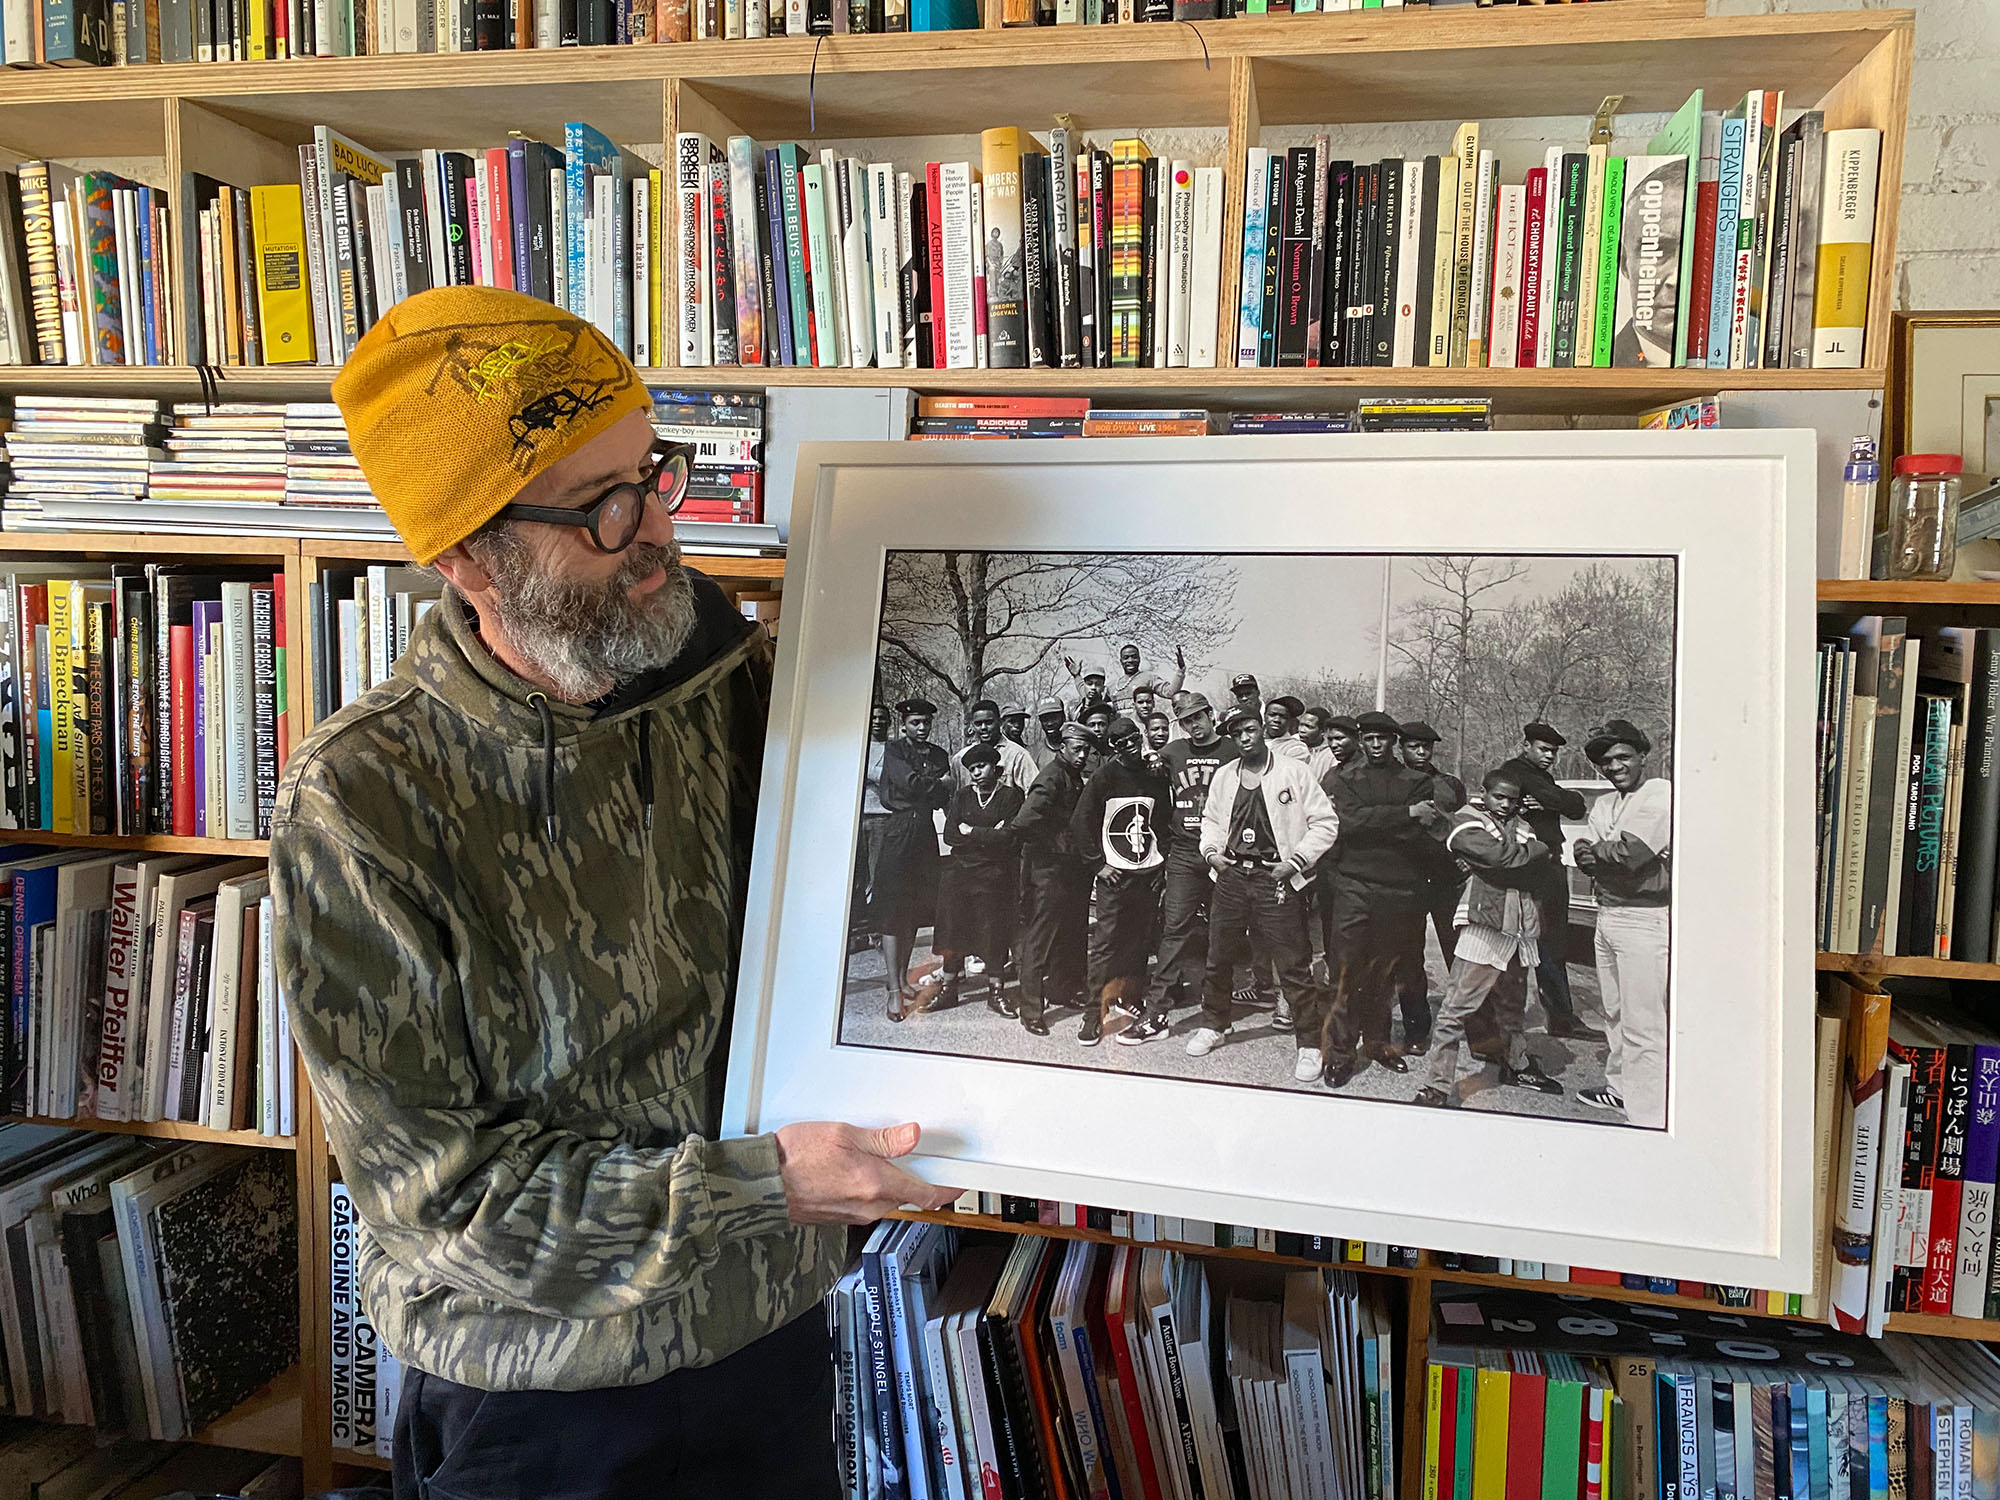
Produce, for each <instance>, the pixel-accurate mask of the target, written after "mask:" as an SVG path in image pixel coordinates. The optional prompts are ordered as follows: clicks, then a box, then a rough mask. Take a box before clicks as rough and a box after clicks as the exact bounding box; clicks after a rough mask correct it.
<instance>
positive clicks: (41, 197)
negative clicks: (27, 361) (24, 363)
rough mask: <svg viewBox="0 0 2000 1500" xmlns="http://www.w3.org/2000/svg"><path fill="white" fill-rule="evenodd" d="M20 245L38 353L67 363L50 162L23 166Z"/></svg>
mask: <svg viewBox="0 0 2000 1500" xmlns="http://www.w3.org/2000/svg"><path fill="white" fill-rule="evenodd" d="M20 172H21V243H22V245H23V247H24V248H25V250H26V252H27V261H28V295H29V304H30V307H31V309H32V312H33V317H34V324H35V351H36V356H37V358H38V359H39V360H40V362H41V363H42V364H45V365H59V364H62V363H64V362H65V352H64V351H65V345H64V339H63V316H62V293H61V288H60V283H59V280H58V277H57V273H56V237H55V235H56V230H55V203H54V199H53V196H52V190H51V187H50V183H49V168H48V163H46V162H41V161H27V162H23V163H21V169H20Z"/></svg>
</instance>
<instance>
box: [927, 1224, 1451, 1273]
mask: <svg viewBox="0 0 2000 1500" xmlns="http://www.w3.org/2000/svg"><path fill="white" fill-rule="evenodd" d="M890 1217H891V1218H893V1219H909V1220H912V1221H914V1222H916V1223H919V1224H946V1225H949V1226H950V1227H951V1228H953V1229H993V1230H998V1231H999V1232H1000V1233H1001V1234H1032V1235H1037V1236H1039V1237H1041V1238H1043V1239H1052V1240H1087V1241H1089V1242H1090V1243H1092V1244H1096V1245H1130V1246H1132V1247H1134V1248H1136V1249H1141V1250H1146V1249H1154V1250H1179V1251H1181V1252H1183V1253H1185V1254H1189V1255H1202V1256H1213V1257H1216V1258H1219V1259H1222V1260H1261V1261H1265V1262H1268V1263H1270V1264H1272V1265H1279V1266H1324V1267H1326V1268H1327V1269H1329V1270H1348V1271H1360V1272H1363V1273H1365V1274H1366V1275H1370V1276H1394V1277H1399V1278H1404V1279H1407V1278H1409V1277H1413V1276H1418V1275H1421V1274H1423V1273H1422V1272H1419V1271H1413V1270H1410V1269H1408V1268H1406V1267H1403V1266H1366V1265H1363V1264H1362V1263H1361V1262H1360V1261H1355V1260H1347V1261H1324V1260H1308V1259H1306V1258H1305V1257H1304V1256H1302V1255H1274V1254H1273V1253H1272V1252H1271V1251H1269V1250H1253V1249H1245V1248H1243V1247H1241V1246H1237V1245H1197V1244H1188V1243H1185V1242H1183V1241H1178V1240H1159V1241H1150V1240H1135V1239H1133V1238H1132V1237H1131V1236H1129V1235H1119V1234H1112V1233H1110V1232H1108V1231H1106V1230H1102V1229H1079V1228H1078V1227H1077V1226H1075V1225H1074V1224H1015V1223H1010V1222H1009V1221H1008V1220H1006V1219H1001V1218H997V1217H995V1216H994V1215H992V1214H961V1213H955V1212H952V1211H950V1210H946V1211H945V1212H942V1213H927V1212H923V1211H920V1210H918V1209H905V1210H900V1211H898V1212H896V1213H894V1214H891V1215H890Z"/></svg>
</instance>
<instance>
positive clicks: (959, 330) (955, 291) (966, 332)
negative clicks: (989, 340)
mask: <svg viewBox="0 0 2000 1500" xmlns="http://www.w3.org/2000/svg"><path fill="white" fill-rule="evenodd" d="M978 187H979V185H978V183H976V182H975V181H974V180H973V174H972V167H971V164H970V163H968V162H962V161H953V162H944V163H941V164H940V166H939V169H938V197H939V202H940V203H941V204H942V205H943V211H944V221H943V229H944V233H943V243H944V310H945V367H946V368H947V369H952V370H971V369H976V368H977V367H978V357H977V350H976V348H975V346H974V344H973V318H972V195H973V193H975V192H977V191H978Z"/></svg>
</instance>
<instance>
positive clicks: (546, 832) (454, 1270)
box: [271, 574, 843, 1390]
mask: <svg viewBox="0 0 2000 1500" xmlns="http://www.w3.org/2000/svg"><path fill="white" fill-rule="evenodd" d="M690 577H691V578H693V579H694V581H695V583H696V587H697V592H698V594H699V598H700V603H701V619H702V626H701V629H700V630H699V631H698V632H697V636H696V639H695V641H694V642H692V643H691V644H690V647H689V649H688V650H687V651H686V652H684V653H683V654H682V657H681V658H680V660H679V661H677V662H676V663H675V664H674V668H673V669H672V670H671V671H670V672H668V673H666V674H663V675H664V676H665V678H666V685H665V686H659V687H656V688H654V689H653V690H652V691H651V692H650V693H646V692H640V693H628V694H625V695H623V697H624V699H627V700H630V699H636V701H621V702H620V703H619V704H618V705H617V706H615V707H612V708H609V709H606V710H601V711H599V712H598V713H596V714H593V712H592V710H591V709H590V708H587V707H577V706H573V705H569V704H564V703H559V702H556V701H554V700H552V699H550V698H548V697H546V696H545V695H544V694H542V693H540V692H537V691H536V690H534V689H533V688H532V687H531V686H530V685H529V684H528V683H526V682H524V681H522V680H521V679H520V678H518V677H516V676H514V675H513V674H512V673H511V672H509V671H508V670H507V669H506V668H505V667H503V666H501V665H500V664H499V663H498V662H497V661H495V660H494V659H493V657H492V656H491V655H490V654H489V653H488V652H487V651H486V649H485V648H484V647H483V646H482V645H481V644H480V643H479V640H478V638H477V636H476V634H475V633H474V628H473V622H472V621H471V618H470V615H469V612H468V611H467V610H466V608H465V606H464V605H463V604H462V602H460V601H459V600H458V599H457V598H456V596H454V595H452V594H450V593H449V592H447V594H446V597H445V598H444V599H443V600H442V601H441V602H440V604H439V605H438V607H437V608H435V609H433V610H431V611H430V613H429V614H428V615H427V616H426V618H425V619H424V621H423V623H422V624H421V625H419V626H418V628H417V630H416V631H415V633H414V635H413V637H412V640H411V643H410V649H409V651H408V652H407V654H406V655H405V656H404V657H403V658H402V659H401V660H400V661H399V662H398V663H397V665H396V670H395V673H394V675H393V676H392V677H391V678H390V679H389V680H388V681H387V682H384V683H382V684H380V685H379V686H377V687H375V688H373V689H371V690H370V691H369V692H367V693H365V694H364V695H362V697H361V698H360V699H359V700H357V701H356V702H355V703H353V704H351V705H350V706H348V707H347V708H346V709H344V710H342V711H341V712H340V713H338V714H336V715H335V716H334V717H333V718H332V719H330V720H329V721H328V722H327V723H326V724H325V725H324V726H322V727H321V728H320V729H319V730H318V731H317V732H316V733H315V734H313V735H312V737H311V738H310V739H308V740H307V741H306V743H305V744H303V745H302V746H301V747H300V748H299V750H298V751H297V753H295V754H294V755H293V756H292V758H291V761H290V764H289V766H288V768H287V770H286V773H285V778H284V782H283V785H282V786H281V787H280V789H279V794H278V804H277V811H276V816H275V819H274V822H273V827H272V836H271V887H272V893H273V896H274V898H275V902H276V907H277V918H278V925H277V961H278V973H279V979H280V983H281V986H282V989H283V992H284V994H285V996H286V997H287V1000H288V1002H289V1004H290V1006H291V1014H292V1017H293V1028H294V1031H295V1034H296V1035H297V1037H298V1043H299V1049H300V1051H301V1053H302V1054H303V1055H304V1058H305V1062H306V1068H307V1071H308V1072H309V1073H310V1075H311V1077H312V1082H313V1086H314V1088H315V1089H316V1091H317V1093H318V1097H319V1099H320V1101H321V1105H322V1107H323V1109H324V1111H325V1114H326V1121H327V1130H328V1133H329V1134H330V1136H331V1137H332V1141H333V1146H334V1150H335V1153H336V1154H337V1156H338V1158H339V1161H340V1166H341V1171H342V1175H343V1177H344V1178H345V1180H346V1182H347V1185H348V1187H349V1189H350V1191H351V1192H352V1193H353V1196H354V1204H355V1207H356V1209H357V1210H358V1212H359V1217H360V1219H361V1223H362V1226H363V1227H362V1231H361V1233H360V1234H359V1236H358V1243H357V1246H356V1252H355V1254H356V1272H357V1278H358V1282H359V1286H360V1292H361V1299H362V1303H363V1305H364V1306H365V1307H366V1309H367V1312H368V1316H369V1318H370V1320H371V1321H372V1322H373V1323H374V1325H375V1328H376V1330H377V1331H378V1333H379V1335H380V1337H381V1339H382V1341H383V1342H384V1343H385V1344H387V1345H388V1347H389V1348H390V1349H391V1350H393V1351H394V1352H395V1354H396V1355H397V1357H398V1358H400V1359H403V1360H405V1361H407V1362H409V1363H411V1364H413V1365H415V1366H417V1367H418V1368H419V1369H422V1370H425V1371H428V1372H430V1373H432V1374H435V1375H441V1376H444V1377H446V1378H447V1379H450V1380H455V1381H459V1382H461V1383H463V1384H466V1385H471V1386H477V1387H480V1388H482V1389H487V1390H523V1389H542V1390H548V1389H555V1390H582V1389H591V1388H595V1387H603V1386H620V1385H637V1384H640V1383H642V1382H646V1381H650V1380H656V1379H658V1378H659V1377H660V1376H662V1375H665V1374H667V1373H668V1372H669V1371H672V1370H676V1369H681V1368H685V1367H688V1366H695V1365H703V1364H708V1363H711V1362H713V1361H715V1360H718V1359H721V1358H722V1357H723V1356H725V1355H727V1354H730V1353H732V1352H734V1351H735V1350H737V1349H739V1348H741V1347H743V1346H744V1345H745V1344H748V1343H750V1342H751V1341H752V1340H754V1339H756V1338H759V1337H760V1336H762V1335H763V1334H765V1333H767V1332H770V1331H771V1330H773V1329H775V1328H778V1327H780V1326H781V1325H783V1324H784V1323H786V1322H788V1321H789V1320H790V1319H791V1318H792V1317H794V1316H795V1315H797V1314H799V1313H801V1312H803V1311H805V1310H807V1309H808V1308H810V1307H812V1306H813V1305H814V1304H815V1303H816V1302H817V1301H818V1300H819V1299H820V1297H821V1296H822V1295H823V1294H824V1293H825V1292H826V1290H827V1289H828V1287H829V1286H830V1285H831V1284H832V1280H833V1276H834V1274H835V1273H836V1271H837V1269H838V1265H837V1258H838V1256H839V1254H840V1252H841V1250H842V1248H843V1239H842V1237H841V1236H839V1235H837V1234H832V1233H821V1232H818V1231H814V1230H810V1229H801V1228H798V1227H795V1226H793V1225H792V1224H790V1223H789V1221H788V1220H787V1217H786V1210H785V1196H784V1190H783V1185H782V1182H781V1179H780V1176H779V1170H778V1152H777V1144H776V1141H775V1139H774V1138H773V1137H771V1136H757V1137H752V1138H749V1139H745V1140H729V1141H718V1140H716V1139H715V1135H716V1124H717V1120H718V1117H719V1114H720V1111H721V1105H722V1086H723V1068H724V1062H725V1051H726V1047H727V1043H728V1037H729V1014H728V1012H729V1000H728V997H729V995H730V993H731V990H732V988H733V981H734V978H735V962H736V946H737V939H738V936H739V934H740V926H741V919H742V912H743V896H744V879H745V872H746V871H747V870H748V868H749V849H750V835H751V826H752V820H753V815H754V808H755V799H756V789H757V778H758V774H759V768H760V760H761V757H762V747H763V738H764V718H765V711H766V707H767V699H768V686H769V677H770V648H769V642H768V638H767V637H765V636H764V634H763V633H762V631H759V630H754V629H747V628H746V627H745V626H744V624H743V622H742V620H741V617H740V616H737V615H736V614H735V613H734V611H733V610H731V608H730V606H729V604H728V601H727V600H726V599H724V598H723V596H722V594H721V592H720V590H718V589H717V588H716V587H715V585H714V584H712V583H710V582H709V581H708V580H706V579H704V578H701V577H699V575H694V574H691V575H690Z"/></svg>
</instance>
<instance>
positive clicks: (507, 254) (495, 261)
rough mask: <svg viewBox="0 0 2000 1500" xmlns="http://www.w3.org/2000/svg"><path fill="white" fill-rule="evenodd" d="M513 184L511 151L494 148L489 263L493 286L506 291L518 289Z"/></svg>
mask: <svg viewBox="0 0 2000 1500" xmlns="http://www.w3.org/2000/svg"><path fill="white" fill-rule="evenodd" d="M512 183H513V178H512V176H511V174H510V173H509V172H508V170H507V148H506V147H505V146H494V147H491V148H490V149H489V150H488V151H487V153H486V201H487V202H488V203H489V204H491V205H492V208H493V212H492V215H491V218H490V222H489V223H488V224H487V225H486V244H487V250H486V260H487V264H488V266H489V267H490V269H491V272H492V278H491V279H492V282H493V284H494V285H495V286H497V287H499V288H500V290H501V291H503V292H511V291H513V290H514V214H513V209H512V207H511V206H510V204H509V202H508V200H509V198H510V197H511V195H512V193H511V188H512Z"/></svg>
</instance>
